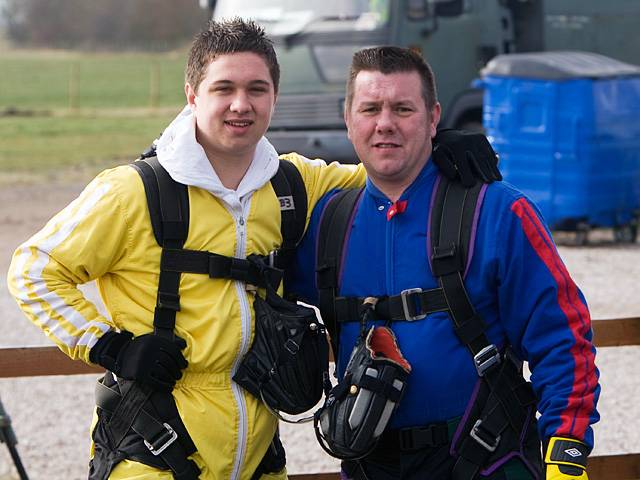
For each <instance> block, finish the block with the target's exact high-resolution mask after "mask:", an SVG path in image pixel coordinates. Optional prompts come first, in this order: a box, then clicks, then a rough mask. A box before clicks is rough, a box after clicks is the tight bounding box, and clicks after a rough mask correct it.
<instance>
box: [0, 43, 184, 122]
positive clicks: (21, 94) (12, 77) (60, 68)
mask: <svg viewBox="0 0 640 480" xmlns="http://www.w3.org/2000/svg"><path fill="white" fill-rule="evenodd" d="M185 59H186V52H175V53H167V54H140V53H119V54H116V53H92V54H89V53H76V52H64V51H22V50H10V51H8V52H0V111H1V110H3V109H6V108H7V107H14V108H18V109H19V110H29V109H31V110H39V111H41V110H51V109H61V108H69V107H74V108H81V109H83V108H133V107H138V108H140V107H149V106H154V107H166V106H173V105H179V104H181V103H182V101H183V98H184V94H183V91H182V86H183V82H184V80H183V79H184V73H183V72H184V62H185ZM150 103H153V104H152V105H150Z"/></svg>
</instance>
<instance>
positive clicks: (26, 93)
mask: <svg viewBox="0 0 640 480" xmlns="http://www.w3.org/2000/svg"><path fill="white" fill-rule="evenodd" d="M185 58H186V52H177V53H168V54H138V53H122V54H115V53H97V54H88V53H76V52H61V51H50V52H49V51H21V50H10V51H4V52H0V183H7V182H12V181H15V179H24V178H36V179H37V178H38V177H42V176H43V175H44V176H46V177H50V176H51V175H52V173H55V174H57V175H58V176H60V175H61V176H63V177H64V172H65V171H67V170H69V171H79V170H82V171H83V172H85V174H86V176H90V175H93V174H94V173H95V172H96V171H98V170H100V169H101V168H103V167H105V166H109V165H113V164H117V163H126V162H129V161H131V160H132V159H133V158H135V157H136V156H137V155H138V154H139V153H140V152H141V151H142V150H143V149H144V148H146V146H148V145H149V143H150V142H151V141H152V140H153V139H154V138H156V137H157V136H158V134H159V133H160V132H161V131H162V129H163V128H164V127H165V126H166V125H167V124H168V122H169V121H171V119H172V118H173V117H174V115H175V114H177V112H179V111H180V109H181V107H182V106H183V105H184V93H183V90H182V88H183V82H184V80H183V68H184V60H185ZM12 112H13V113H14V114H10V113H12Z"/></svg>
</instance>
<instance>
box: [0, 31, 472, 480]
mask: <svg viewBox="0 0 640 480" xmlns="http://www.w3.org/2000/svg"><path fill="white" fill-rule="evenodd" d="M278 80H279V67H278V63H277V59H276V56H275V52H274V50H273V47H272V44H271V42H270V40H269V39H268V38H267V37H265V35H264V32H263V31H262V30H261V29H260V28H259V27H257V26H256V25H255V24H253V23H251V22H244V21H241V20H233V21H228V22H222V23H216V22H212V23H211V24H210V25H209V27H208V29H207V30H205V31H204V32H202V33H201V34H200V35H199V36H198V37H197V38H196V40H195V41H194V43H193V46H192V49H191V52H190V55H189V59H188V63H187V68H186V85H185V94H186V98H187V102H188V105H187V107H185V109H184V110H183V111H182V112H181V113H180V114H179V115H178V116H177V117H176V118H175V119H174V120H173V122H172V123H171V124H170V125H169V126H168V127H167V129H166V130H165V131H164V133H163V135H162V137H161V138H160V139H159V141H158V144H157V158H158V161H159V162H160V164H161V165H162V167H164V169H165V170H166V171H167V172H168V173H169V175H170V176H171V177H172V179H173V180H175V181H177V182H180V183H182V184H185V185H187V186H188V196H189V210H190V222H189V231H188V237H187V240H186V242H185V244H184V248H185V249H190V250H200V251H208V252H215V253H217V254H220V255H224V256H227V257H236V258H246V257H248V256H249V255H251V254H258V255H267V254H268V253H269V252H271V251H273V250H274V249H276V248H278V247H279V246H280V244H281V242H282V237H281V232H280V213H279V212H280V205H279V202H278V198H277V197H276V195H275V194H274V190H273V187H272V186H271V183H270V179H271V178H272V177H273V176H274V175H275V173H276V171H277V169H278V165H279V157H278V154H277V153H276V151H275V150H274V148H273V147H272V146H271V144H270V143H269V142H268V141H267V139H266V138H265V137H264V133H265V131H266V130H267V128H268V126H269V122H270V119H271V115H272V113H273V109H274V104H275V100H276V96H277V93H278ZM463 156H464V155H463ZM283 158H285V159H287V160H289V161H291V162H292V163H293V165H294V166H295V167H296V168H297V169H298V170H299V172H300V174H301V176H302V179H303V181H304V184H305V187H306V192H307V199H308V205H307V212H311V211H312V210H313V207H314V205H315V203H316V202H317V200H318V199H319V198H321V197H322V196H323V195H324V194H325V193H327V192H328V191H329V190H331V189H334V188H350V187H356V186H360V185H362V184H363V183H364V180H365V173H364V170H363V169H362V167H361V166H358V167H356V166H353V165H351V166H341V165H339V164H335V163H334V164H330V165H326V164H325V163H324V162H322V161H319V160H309V159H306V158H304V157H301V156H300V155H297V154H289V155H286V156H284V157H283ZM160 258H161V248H160V246H159V245H158V243H157V242H156V240H155V238H154V232H153V229H152V226H151V222H150V215H149V210H148V207H147V200H146V196H145V190H144V186H143V183H142V181H141V178H140V176H139V175H138V173H137V172H136V171H135V170H134V169H133V168H131V167H129V166H121V167H117V168H114V169H111V170H107V171H104V172H102V173H101V174H100V175H98V176H97V177H96V178H95V179H94V180H93V181H92V182H91V183H90V184H89V185H88V186H87V187H86V189H85V190H84V191H83V192H82V193H81V194H80V196H79V197H78V198H77V199H76V200H75V201H73V202H72V203H71V204H70V205H68V206H67V207H66V208H65V209H63V210H62V211H61V212H60V213H58V214H57V215H56V216H54V217H53V218H52V219H51V220H50V221H49V223H47V225H46V226H45V227H44V228H43V229H42V230H41V231H40V232H38V233H36V234H35V235H34V236H33V237H32V238H30V239H29V240H27V241H26V242H25V243H24V244H23V245H21V246H20V247H19V248H18V249H17V250H16V252H15V255H14V258H13V261H12V264H11V268H10V271H9V282H8V283H9V288H10V290H11V293H12V294H13V295H14V296H15V298H16V300H17V302H18V304H19V305H20V307H21V308H22V309H23V311H24V312H25V314H26V315H27V316H28V317H29V318H30V320H31V321H33V322H34V323H35V324H36V325H37V326H39V327H40V328H41V329H42V330H43V331H44V332H45V334H46V335H47V336H48V337H49V338H50V339H51V340H52V341H53V342H55V344H56V345H57V346H58V347H59V348H60V349H61V350H62V351H63V352H65V353H66V354H67V355H69V357H71V358H73V359H79V360H82V361H85V362H88V363H97V364H99V365H102V366H104V367H105V368H107V369H108V370H109V371H111V372H113V374H114V376H117V377H118V378H125V379H129V380H135V381H137V382H140V383H141V384H144V385H146V386H148V387H150V388H151V389H152V390H153V391H161V392H171V394H170V396H171V395H172V397H173V400H174V401H175V405H176V407H177V411H178V414H179V417H180V419H181V420H182V422H183V423H184V427H186V431H187V432H188V436H190V437H191V440H192V441H193V444H194V445H195V447H196V449H197V451H195V453H193V454H192V455H190V461H192V462H193V463H194V464H195V465H196V466H197V470H196V472H197V471H198V470H199V473H195V474H194V473H191V474H189V475H185V477H184V478H201V479H210V480H213V479H232V480H236V479H241V480H249V479H252V478H265V479H266V478H274V479H275V478H286V470H285V469H284V468H282V467H280V469H279V471H275V472H273V471H269V470H268V469H267V470H265V469H262V470H261V471H260V470H258V468H259V465H260V464H261V461H262V460H263V457H265V452H268V450H269V446H270V444H271V442H272V439H273V438H274V434H275V432H276V428H277V419H276V418H275V417H274V416H273V415H272V414H271V413H270V412H269V411H268V410H267V409H266V408H265V407H264V405H263V404H262V403H261V401H260V400H258V399H256V398H254V397H253V396H252V395H250V394H249V393H248V392H246V391H245V390H243V389H242V388H241V387H240V386H239V385H238V384H236V383H235V382H233V381H232V376H233V374H234V372H235V371H236V370H237V368H238V365H239V363H240V361H241V360H242V358H243V356H244V355H245V353H246V352H247V351H248V350H249V348H250V346H251V343H252V339H253V328H254V312H253V307H252V298H253V295H254V293H252V292H248V291H247V289H246V288H245V287H246V284H245V283H244V282H242V281H238V280H233V279H226V278H209V277H208V276H207V275H197V274H188V273H187V274H183V275H182V277H181V280H180V285H179V291H180V306H181V309H180V311H179V312H177V315H176V324H175V334H176V338H178V339H179V341H177V340H176V341H170V340H167V339H165V338H162V337H160V336H157V335H153V333H152V332H153V315H154V313H153V312H154V308H155V306H156V294H157V291H158V274H159V271H160ZM92 280H96V282H97V285H98V288H99V291H100V294H101V297H102V299H103V301H104V304H105V306H106V308H107V311H108V312H109V316H108V317H106V316H104V315H102V314H100V312H99V311H98V310H97V308H96V307H95V305H94V304H92V303H91V302H90V301H88V300H87V299H86V298H85V297H84V296H83V294H82V292H81V291H80V290H79V289H78V288H77V285H78V284H83V283H86V282H89V281H92ZM95 439H96V437H95V434H94V440H95ZM100 448H102V449H104V445H98V442H95V443H94V449H93V452H92V456H94V457H95V458H94V460H95V459H96V458H98V456H97V455H95V453H96V452H97V451H102V450H100ZM147 454H148V452H147ZM99 458H103V460H104V458H108V461H109V462H110V464H109V465H108V466H107V467H105V466H104V465H93V466H92V472H93V471H95V470H96V468H98V467H99V468H98V469H100V470H101V471H102V473H101V474H100V475H97V474H96V475H94V474H93V473H90V478H107V477H108V478H112V479H123V478H136V479H142V478H167V479H169V478H179V476H178V475H176V474H175V472H172V471H171V470H169V469H167V468H159V467H158V466H157V465H156V466H151V465H148V464H145V463H143V462H142V461H136V458H138V457H136V456H135V455H133V456H131V455H129V456H127V455H120V454H119V453H118V452H110V453H109V456H108V457H99ZM138 459H139V458H138ZM103 460H100V461H103ZM94 467H95V468H94ZM256 472H258V473H256ZM261 475H262V476H261ZM196 476H197V477H196ZM180 478H183V477H180Z"/></svg>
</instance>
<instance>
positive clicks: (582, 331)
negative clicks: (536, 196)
mask: <svg viewBox="0 0 640 480" xmlns="http://www.w3.org/2000/svg"><path fill="white" fill-rule="evenodd" d="M511 210H512V211H513V212H514V213H515V214H516V215H517V216H518V218H519V219H520V221H521V222H522V228H523V230H524V233H525V235H526V237H527V239H528V240H529V243H530V244H531V246H532V247H533V250H534V251H535V252H536V254H537V255H538V257H539V258H540V260H542V262H543V263H544V264H545V266H546V267H547V268H548V269H549V272H550V273H551V275H552V276H553V278H554V280H555V281H556V284H557V286H558V305H559V306H560V309H561V310H562V312H563V313H564V314H565V316H566V318H567V323H568V326H569V329H570V330H571V333H572V334H573V338H574V339H575V343H574V345H573V346H572V347H571V350H570V351H571V355H572V356H573V360H574V365H575V367H574V372H573V373H574V375H573V387H572V391H571V395H570V396H569V398H568V402H567V407H566V408H565V409H564V410H563V412H562V413H561V415H560V419H561V424H560V427H559V428H558V430H557V432H556V434H557V435H568V436H571V437H573V438H577V439H583V438H584V434H585V432H586V430H587V428H588V427H589V417H590V415H591V414H592V412H593V409H594V393H593V392H594V390H595V387H596V383H597V377H596V375H595V369H594V354H593V350H592V348H591V347H592V346H591V343H590V342H589V341H588V340H586V339H585V335H586V334H587V333H588V332H589V330H591V317H590V315H589V310H588V309H587V307H586V305H585V304H584V303H583V302H582V300H581V299H580V297H579V295H578V288H577V287H576V285H575V283H574V282H573V280H572V279H571V276H570V275H569V272H568V271H567V269H566V267H565V266H564V263H563V262H562V260H561V259H560V257H559V256H558V254H557V251H556V249H555V247H554V246H553V242H552V241H551V238H549V235H548V233H547V231H546V229H545V228H544V226H543V225H542V223H541V222H540V219H539V218H538V216H537V215H536V213H535V211H534V210H533V208H532V207H531V205H530V204H529V203H528V202H527V201H526V199H524V198H521V199H519V200H517V201H516V202H514V204H513V205H512V207H511Z"/></svg>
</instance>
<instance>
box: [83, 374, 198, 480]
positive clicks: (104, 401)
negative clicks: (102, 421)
mask: <svg viewBox="0 0 640 480" xmlns="http://www.w3.org/2000/svg"><path fill="white" fill-rule="evenodd" d="M95 397H96V404H97V406H98V407H99V408H101V409H102V410H104V411H105V412H107V413H109V414H111V416H112V417H113V415H114V414H116V412H117V410H118V406H119V405H120V403H121V402H122V399H123V397H122V396H121V395H120V393H118V392H117V391H116V390H114V389H113V388H110V387H108V386H106V385H104V384H102V383H99V382H98V383H97V384H96V395H95ZM132 418H133V422H132V424H131V425H130V427H131V428H132V429H133V430H134V431H135V432H136V433H137V434H138V435H140V436H141V437H142V438H143V439H144V442H145V445H146V446H147V448H148V449H149V450H150V451H151V453H152V454H154V455H156V454H157V455H158V456H160V458H162V460H163V461H164V462H165V463H166V464H167V466H168V467H169V468H170V469H171V471H172V472H173V476H174V478H175V479H176V480H182V479H184V480H189V479H197V478H198V475H199V474H200V470H199V469H198V467H197V465H196V464H195V463H194V462H193V461H192V460H187V459H188V457H189V455H191V454H192V453H193V452H195V450H196V448H195V445H194V444H193V442H192V441H191V438H189V435H188V432H187V431H186V429H185V428H184V424H182V422H181V421H180V422H179V424H178V425H170V424H169V423H168V422H161V421H160V420H158V419H157V418H156V417H155V415H154V414H153V413H150V412H148V411H147V410H146V409H145V408H144V407H143V408H141V409H140V410H139V411H138V412H137V413H136V415H135V416H134V417H132Z"/></svg>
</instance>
